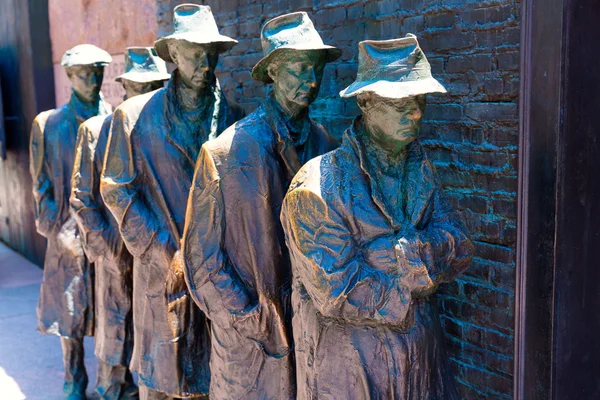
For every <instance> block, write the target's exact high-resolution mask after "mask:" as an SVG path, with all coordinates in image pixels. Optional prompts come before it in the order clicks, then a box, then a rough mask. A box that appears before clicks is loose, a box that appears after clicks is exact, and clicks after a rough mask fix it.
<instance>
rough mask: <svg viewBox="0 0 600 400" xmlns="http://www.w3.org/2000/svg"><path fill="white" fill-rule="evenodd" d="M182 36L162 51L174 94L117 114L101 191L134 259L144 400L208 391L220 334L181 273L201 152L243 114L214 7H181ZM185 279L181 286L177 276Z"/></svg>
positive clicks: (165, 42)
mask: <svg viewBox="0 0 600 400" xmlns="http://www.w3.org/2000/svg"><path fill="white" fill-rule="evenodd" d="M174 20H175V24H174V27H175V32H174V33H173V34H172V35H169V36H166V37H163V38H160V39H159V40H158V41H156V43H155V44H154V48H155V49H156V52H157V53H158V56H159V57H161V58H162V59H163V60H165V61H171V62H173V63H175V64H176V65H177V69H176V70H175V71H174V72H173V74H172V76H171V79H170V80H169V82H168V84H167V87H166V88H163V89H159V90H158V91H155V92H152V93H148V94H144V95H140V96H136V97H133V98H131V99H128V100H127V101H125V102H124V103H123V104H122V105H121V106H119V107H118V108H117V110H116V111H115V113H114V116H113V121H112V125H111V129H110V138H109V143H108V147H107V150H106V158H105V163H104V170H103V173H102V177H101V184H100V192H101V194H102V198H103V200H104V203H105V205H106V207H107V208H108V209H109V210H110V212H111V213H112V214H113V216H114V217H115V219H116V221H117V222H118V225H119V232H120V234H121V237H122V239H123V242H124V243H125V246H126V247H127V249H128V250H129V252H130V253H131V254H132V255H133V258H134V268H133V325H134V349H133V355H132V362H131V369H132V371H135V372H137V373H138V374H139V385H140V397H141V398H142V399H171V398H176V397H177V398H179V397H197V396H201V395H204V394H206V393H208V388H209V383H210V372H209V369H208V362H209V359H210V332H209V328H208V325H207V320H206V317H205V315H204V314H203V313H202V312H201V311H200V310H199V309H198V308H197V307H195V306H194V304H193V302H192V301H190V300H189V294H188V292H187V289H186V287H185V282H184V281H183V276H182V271H181V267H180V261H179V256H178V255H177V253H178V250H179V245H180V244H179V243H180V238H181V235H182V233H183V226H184V221H185V209H186V201H187V197H188V194H189V190H190V186H191V183H192V178H193V173H194V166H195V163H196V159H197V157H198V152H199V151H200V147H201V146H202V144H203V143H204V142H206V141H207V140H209V139H213V138H215V137H216V136H217V135H219V134H220V133H221V132H222V131H223V130H225V129H226V128H227V127H228V126H230V125H231V124H233V123H234V122H235V121H237V120H238V119H239V117H240V112H239V109H238V108H236V107H234V106H232V105H231V104H229V103H228V101H227V99H226V97H225V95H224V93H223V92H222V91H221V89H220V87H219V83H218V81H217V79H216V77H215V74H214V71H215V67H216V65H217V61H218V58H219V54H220V53H222V52H224V51H226V50H228V49H230V48H231V47H233V46H234V45H235V44H236V43H237V42H236V41H235V40H234V39H231V38H229V37H226V36H222V35H220V34H219V31H218V28H217V25H216V23H215V20H214V17H213V15H212V12H211V10H210V7H208V6H198V5H193V4H184V5H180V6H177V7H176V8H175V10H174ZM169 276H175V278H177V277H180V281H179V282H177V279H175V281H174V280H173V279H171V280H170V282H171V284H172V285H171V286H169V287H168V288H167V287H166V282H167V277H169Z"/></svg>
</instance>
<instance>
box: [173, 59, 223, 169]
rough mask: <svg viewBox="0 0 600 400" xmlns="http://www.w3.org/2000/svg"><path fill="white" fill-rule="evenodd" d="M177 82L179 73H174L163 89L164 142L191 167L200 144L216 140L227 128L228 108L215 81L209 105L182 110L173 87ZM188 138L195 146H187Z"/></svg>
mask: <svg viewBox="0 0 600 400" xmlns="http://www.w3.org/2000/svg"><path fill="white" fill-rule="evenodd" d="M179 79H180V78H179V72H178V71H177V70H175V71H174V72H173V74H172V75H171V79H169V81H168V83H167V87H166V88H165V93H166V95H165V102H166V106H165V120H166V121H167V128H168V130H167V132H168V133H167V140H169V141H171V142H172V143H173V145H174V146H175V147H177V148H178V149H179V150H180V151H181V153H182V154H183V155H184V156H185V157H187V158H188V159H189V160H190V162H191V163H192V164H195V162H196V157H197V155H198V151H199V150H200V147H201V146H202V144H203V143H204V142H206V141H208V140H210V139H214V138H216V137H217V136H218V135H219V133H220V132H222V131H223V130H224V129H225V128H226V127H227V126H226V125H227V115H228V112H229V109H228V104H227V101H226V99H225V96H224V95H223V92H222V91H221V86H220V85H219V81H218V80H215V83H214V85H213V87H212V92H211V95H212V102H211V103H209V106H207V107H206V108H205V109H203V110H184V109H183V107H182V106H181V105H180V101H179V98H178V96H177V89H176V86H177V82H178V80H179ZM191 114H197V115H191ZM190 138H193V140H195V141H197V143H195V144H196V145H197V146H190V143H188V141H189V139H190ZM186 139H187V140H186ZM195 147H197V148H195Z"/></svg>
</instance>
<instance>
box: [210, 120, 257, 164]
mask: <svg viewBox="0 0 600 400" xmlns="http://www.w3.org/2000/svg"><path fill="white" fill-rule="evenodd" d="M265 125H266V123H265V121H264V120H263V119H262V118H261V114H260V109H257V110H256V111H254V112H252V113H250V114H249V115H247V116H246V117H244V118H242V119H241V120H239V121H237V122H236V123H234V124H233V125H231V126H230V127H229V128H227V129H225V130H224V131H223V133H221V134H220V135H219V136H218V137H216V138H215V139H213V140H210V141H208V142H206V143H205V144H204V146H205V148H206V149H207V150H208V151H209V153H211V155H215V156H223V157H222V158H223V160H225V162H235V161H236V160H238V161H239V160H240V159H258V158H259V157H261V156H262V154H263V153H264V146H265V132H264V131H265Z"/></svg>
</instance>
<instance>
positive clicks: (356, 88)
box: [340, 78, 446, 99]
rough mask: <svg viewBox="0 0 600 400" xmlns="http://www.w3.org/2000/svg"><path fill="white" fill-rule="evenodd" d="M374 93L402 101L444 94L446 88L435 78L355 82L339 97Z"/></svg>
mask: <svg viewBox="0 0 600 400" xmlns="http://www.w3.org/2000/svg"><path fill="white" fill-rule="evenodd" d="M366 92H370V93H374V94H376V95H377V96H380V97H385V98H388V99H403V98H406V97H410V96H419V95H422V94H428V93H446V88H445V87H444V86H443V85H442V84H441V83H439V82H438V81H437V79H435V78H426V79H421V80H418V81H411V82H391V81H386V80H378V81H374V82H368V81H366V82H365V81H355V82H354V83H352V84H351V85H350V86H348V87H347V88H346V89H344V90H342V91H341V92H340V96H341V97H353V96H357V95H359V94H361V93H366Z"/></svg>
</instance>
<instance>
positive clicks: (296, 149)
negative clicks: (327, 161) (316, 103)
mask: <svg viewBox="0 0 600 400" xmlns="http://www.w3.org/2000/svg"><path fill="white" fill-rule="evenodd" d="M264 113H265V119H266V121H267V123H268V125H269V127H270V128H271V130H272V131H273V133H274V139H275V153H276V155H277V157H278V158H279V161H280V163H281V164H282V166H283V168H284V170H285V175H286V180H287V182H288V183H289V182H291V181H292V179H293V178H294V176H295V175H296V173H297V172H298V171H299V170H300V168H301V167H302V165H303V164H304V162H306V161H308V160H304V158H306V154H307V151H309V150H310V149H308V148H307V147H310V145H311V143H310V136H311V130H312V121H311V120H310V118H309V117H308V114H307V115H306V119H305V121H304V124H303V127H302V132H301V133H300V137H299V138H298V139H297V140H294V139H293V137H292V135H291V133H290V129H289V127H288V122H289V119H290V118H289V116H288V115H286V114H285V113H284V111H283V110H282V109H281V107H280V106H279V104H277V102H276V101H275V99H274V98H273V97H272V96H270V97H268V98H267V100H266V101H265V104H264Z"/></svg>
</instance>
